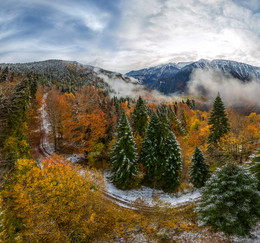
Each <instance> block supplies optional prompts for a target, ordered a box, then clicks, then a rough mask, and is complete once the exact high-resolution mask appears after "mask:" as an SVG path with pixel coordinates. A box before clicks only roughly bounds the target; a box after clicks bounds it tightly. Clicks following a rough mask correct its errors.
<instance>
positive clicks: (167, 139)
mask: <svg viewBox="0 0 260 243" xmlns="http://www.w3.org/2000/svg"><path fill="white" fill-rule="evenodd" d="M141 162H142V164H143V165H144V167H145V168H146V170H147V171H146V172H147V173H146V176H145V178H144V182H145V183H146V184H150V185H153V186H154V187H157V188H161V189H163V190H164V191H173V190H174V189H176V187H177V186H178V185H179V178H180V173H181V168H182V162H181V153H180V148H179V145H178V142H177V141H176V137H175V135H174V134H173V132H172V131H171V130H170V125H169V121H168V119H167V117H166V109H165V107H164V106H162V107H160V108H159V109H158V115H156V114H155V113H153V114H152V116H151V121H150V123H149V125H148V129H147V132H146V137H145V140H144V142H143V148H142V151H141Z"/></svg>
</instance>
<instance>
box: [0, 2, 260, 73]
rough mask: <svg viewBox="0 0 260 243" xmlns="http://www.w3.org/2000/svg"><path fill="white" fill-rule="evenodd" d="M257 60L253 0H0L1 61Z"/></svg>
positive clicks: (143, 63) (131, 66)
mask: <svg viewBox="0 0 260 243" xmlns="http://www.w3.org/2000/svg"><path fill="white" fill-rule="evenodd" d="M202 58H203V59H210V60H211V59H229V60H234V61H239V62H245V63H248V64H251V65H255V66H260V0H184V1H181V0H1V1H0V62H1V63H10V62H11V63H17V62H31V61H41V60H47V59H62V60H72V61H78V62H80V63H82V64H90V65H94V66H98V67H101V68H104V69H108V70H111V71H117V72H121V73H125V72H128V71H130V70H138V69H141V68H146V67H150V66H155V65H159V64H164V63H168V62H183V61H184V62H185V61H197V60H199V59H202Z"/></svg>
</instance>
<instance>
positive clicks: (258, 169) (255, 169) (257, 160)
mask: <svg viewBox="0 0 260 243" xmlns="http://www.w3.org/2000/svg"><path fill="white" fill-rule="evenodd" d="M249 170H250V171H251V173H252V174H254V175H255V177H256V179H257V189H258V191H260V150H259V151H258V152H257V154H256V155H254V156H253V158H252V161H251V163H250V167H249Z"/></svg>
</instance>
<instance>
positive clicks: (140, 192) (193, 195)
mask: <svg viewBox="0 0 260 243" xmlns="http://www.w3.org/2000/svg"><path fill="white" fill-rule="evenodd" d="M110 176H111V174H110V173H109V171H105V172H104V179H105V185H106V190H107V192H108V193H109V194H110V195H112V196H113V197H115V198H117V199H119V200H121V201H124V202H127V203H133V202H135V201H136V200H137V199H142V200H145V202H146V203H148V204H149V205H150V206H152V205H153V204H154V203H155V202H154V200H153V197H154V196H158V198H159V199H160V200H161V201H162V202H164V203H168V204H169V205H170V206H177V205H180V204H185V203H187V202H193V201H196V200H198V199H199V198H200V196H201V194H200V192H199V190H195V191H193V192H189V193H186V194H182V195H180V196H176V194H173V193H165V192H163V191H161V190H156V189H152V188H149V187H145V186H142V187H141V188H139V189H132V190H125V191H123V190H120V189H118V188H116V187H115V186H114V185H113V184H112V183H111V182H110V181H109V177H110Z"/></svg>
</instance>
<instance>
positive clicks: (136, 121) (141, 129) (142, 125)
mask: <svg viewBox="0 0 260 243" xmlns="http://www.w3.org/2000/svg"><path fill="white" fill-rule="evenodd" d="M147 125H148V114H147V108H146V105H145V103H144V101H143V99H142V97H141V96H139V98H138V100H137V103H136V106H135V109H134V111H133V127H134V130H135V132H137V133H139V135H140V136H141V137H144V134H145V130H146V128H147Z"/></svg>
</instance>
